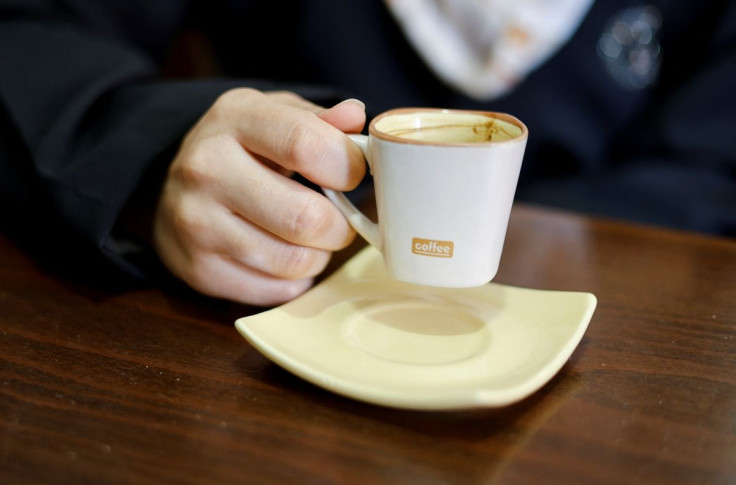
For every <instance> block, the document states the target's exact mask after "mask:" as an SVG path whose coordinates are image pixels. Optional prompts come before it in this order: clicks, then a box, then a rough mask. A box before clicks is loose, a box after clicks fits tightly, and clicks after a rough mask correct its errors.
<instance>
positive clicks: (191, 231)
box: [172, 204, 208, 247]
mask: <svg viewBox="0 0 736 485" xmlns="http://www.w3.org/2000/svg"><path fill="white" fill-rule="evenodd" d="M172 225H173V229H174V233H175V234H178V235H179V237H180V238H181V239H182V240H183V241H184V242H186V243H187V244H188V245H190V246H192V247H199V246H201V245H202V244H203V242H204V241H203V237H202V235H204V234H207V233H208V232H207V228H208V221H207V220H205V219H203V218H202V217H200V214H199V212H198V211H195V210H192V209H191V208H190V207H189V205H187V204H181V206H180V207H179V208H178V210H176V211H174V213H173V214H172Z"/></svg>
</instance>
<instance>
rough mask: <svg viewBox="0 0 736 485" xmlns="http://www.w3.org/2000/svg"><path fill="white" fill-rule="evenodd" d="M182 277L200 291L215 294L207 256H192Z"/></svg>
mask: <svg viewBox="0 0 736 485" xmlns="http://www.w3.org/2000/svg"><path fill="white" fill-rule="evenodd" d="M180 277H181V279H182V280H183V281H184V282H186V283H187V284H188V285H189V286H191V287H192V288H193V289H195V290H197V291H199V292H200V293H203V294H207V295H211V294H213V288H212V281H211V278H210V271H209V263H208V260H207V258H205V257H203V256H201V255H193V256H191V257H190V259H189V262H188V265H187V266H186V268H185V269H184V271H183V272H182V274H181V276H180Z"/></svg>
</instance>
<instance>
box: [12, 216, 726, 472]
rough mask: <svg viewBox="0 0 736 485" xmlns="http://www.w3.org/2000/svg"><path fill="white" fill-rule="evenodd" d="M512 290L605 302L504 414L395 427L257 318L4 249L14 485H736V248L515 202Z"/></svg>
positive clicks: (395, 414) (509, 249)
mask: <svg viewBox="0 0 736 485" xmlns="http://www.w3.org/2000/svg"><path fill="white" fill-rule="evenodd" d="M359 245H360V243H356V245H354V247H353V248H351V249H350V250H349V251H347V252H345V253H344V254H340V255H338V257H337V262H339V261H344V260H345V259H346V258H347V257H348V256H349V255H350V254H351V253H352V252H354V251H355V250H356V249H357V247H358V246H359ZM337 262H336V263H335V264H334V265H333V268H334V266H336V265H337ZM497 281H499V282H502V283H507V284H513V285H520V286H527V287H534V288H546V289H564V290H581V291H590V292H592V293H594V294H596V295H597V297H598V301H599V304H598V309H597V310H596V313H595V315H594V317H593V320H592V321H591V324H590V327H589V329H588V332H587V333H586V336H585V337H584V339H583V341H582V343H581V345H580V346H579V347H578V349H577V350H576V352H575V353H574V354H573V356H572V358H571V359H570V361H569V362H568V363H567V364H566V366H565V367H564V368H563V369H562V371H561V372H560V373H559V374H558V375H557V376H556V377H555V378H554V379H553V380H552V381H551V382H550V383H549V384H548V385H547V386H545V387H544V388H543V389H542V390H541V391H539V392H537V393H536V394H534V395H533V396H531V397H530V398H528V399H526V400H524V401H522V402H521V403H518V404H516V405H514V406H510V407H508V408H503V409H498V410H486V411H474V412H452V413H449V412H448V413H431V412H410V411H397V410H392V409H386V408H381V407H377V406H371V405H368V404H363V403H359V402H355V401H352V400H349V399H345V398H342V397H339V396H336V395H334V394H331V393H329V392H327V391H323V390H321V389H319V388H317V387H314V386H312V385H310V384H307V383H305V382H304V381H302V380H300V379H298V378H296V377H294V376H292V375H290V374H288V373H287V372H285V371H283V370H281V369H280V368H278V367H276V366H275V365H273V364H271V363H270V362H268V361H267V360H266V359H264V358H263V357H262V356H261V355H260V354H258V353H257V352H256V351H255V350H254V349H252V348H251V347H249V346H248V344H247V343H246V342H245V341H244V340H242V338H240V337H239V335H238V334H237V332H236V331H235V329H234V327H233V321H234V320H235V319H236V318H238V317H240V316H244V315H247V314H252V313H254V312H257V311H261V309H257V308H248V307H244V306H239V305H235V304H231V303H227V302H221V301H214V300H210V299H206V298H203V297H200V296H196V295H194V294H192V293H191V292H189V291H187V290H185V289H181V288H166V289H158V288H150V289H136V290H127V291H110V290H102V289H100V288H98V287H96V284H95V282H94V281H85V280H83V279H80V278H73V277H70V276H69V275H68V274H65V273H63V272H59V271H56V270H55V269H54V268H53V267H49V266H48V265H46V264H41V263H39V261H37V260H36V259H34V258H32V257H31V256H29V253H28V252H27V251H25V250H24V249H23V248H22V247H20V246H19V245H18V244H17V243H15V242H13V241H12V240H11V239H9V238H8V237H5V236H3V237H0V482H1V483H6V484H9V483H84V482H94V483H100V482H103V483H157V482H162V481H166V482H174V483H213V482H214V483H217V482H218V481H223V482H227V483H232V482H235V483H238V482H247V483H423V484H426V483H430V484H431V483H565V484H567V483H647V484H656V483H693V484H695V483H698V484H701V483H709V484H713V483H723V484H726V483H735V482H736V241H733V240H727V239H718V238H712V237H704V236H699V235H693V234H687V233H681V232H673V231H667V230H659V229H654V228H647V227H641V226H635V225H630V224H624V223H619V222H614V221H604V220H596V219H591V218H588V217H583V216H578V215H573V214H569V213H562V212H554V211H549V210H542V209H539V208H534V207H529V206H519V207H517V208H516V209H515V210H514V213H513V215H512V221H511V225H510V228H509V234H508V238H507V244H506V248H505V253H504V258H503V262H502V268H501V271H500V272H499V275H498V277H497Z"/></svg>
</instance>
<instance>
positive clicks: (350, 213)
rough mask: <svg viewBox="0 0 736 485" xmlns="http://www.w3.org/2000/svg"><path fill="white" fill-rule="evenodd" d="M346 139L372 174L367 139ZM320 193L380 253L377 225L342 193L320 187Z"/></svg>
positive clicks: (359, 136)
mask: <svg viewBox="0 0 736 485" xmlns="http://www.w3.org/2000/svg"><path fill="white" fill-rule="evenodd" d="M348 137H350V140H351V141H352V142H353V143H355V145H356V146H357V147H358V148H360V151H361V152H363V156H364V157H365V160H366V162H368V167H369V168H370V169H371V173H372V172H373V166H372V165H371V160H370V157H369V155H368V137H367V136H365V135H348ZM322 192H324V194H325V195H326V196H327V198H328V199H330V200H331V201H332V203H333V204H335V206H336V207H337V208H338V209H339V210H340V212H342V214H343V215H344V216H345V218H346V219H347V220H348V222H349V223H350V225H351V226H353V229H355V230H356V231H357V233H358V234H360V235H361V236H363V239H365V240H366V241H368V243H369V244H370V245H371V246H373V247H375V248H376V249H378V250H379V251H381V236H380V232H379V230H378V224H376V223H375V222H373V221H371V220H370V219H368V218H367V217H366V216H365V214H363V213H362V212H360V211H359V210H358V209H357V208H356V207H355V206H354V205H353V203H352V202H350V201H349V200H348V198H347V197H345V194H343V193H342V192H339V191H337V190H332V189H326V188H324V187H322Z"/></svg>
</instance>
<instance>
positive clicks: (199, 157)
mask: <svg viewBox="0 0 736 485" xmlns="http://www.w3.org/2000/svg"><path fill="white" fill-rule="evenodd" d="M364 123H365V111H364V107H363V106H362V103H360V102H358V101H345V102H343V103H340V104H338V105H336V106H334V107H332V108H329V109H324V108H321V107H319V106H316V105H314V104H312V103H309V102H308V101H305V100H304V99H302V98H300V97H298V96H296V95H293V94H290V93H273V94H269V95H264V94H262V93H259V92H257V91H253V90H248V89H242V90H234V91H231V92H229V93H226V94H225V95H223V96H222V97H221V98H220V99H218V101H217V102H216V103H215V105H213V106H212V107H211V109H210V110H209V111H208V112H207V113H206V114H205V116H204V117H203V118H202V119H201V120H200V121H199V122H198V123H197V125H196V126H195V127H194V128H193V129H192V130H191V131H190V132H189V133H188V134H187V136H186V137H185V139H184V141H183V142H182V145H181V147H180V150H179V152H178V153H177V155H176V157H175V159H174V161H173V162H172V164H171V166H170V169H169V172H168V175H167V178H166V180H165V183H164V186H163V190H162V192H161V196H160V198H159V202H158V205H157V208H156V214H155V217H154V245H155V248H156V251H157V253H158V254H159V257H160V258H161V260H162V261H163V262H164V264H165V265H166V266H167V267H168V268H169V270H170V271H171V272H172V273H173V274H174V275H176V276H178V277H179V278H181V279H182V280H184V281H185V282H186V283H188V284H189V285H190V286H191V287H193V288H194V289H196V290H198V291H200V292H202V293H204V294H207V295H211V296H215V297H219V298H227V299H231V300H235V301H239V302H243V303H248V304H257V305H271V304H278V303H282V302H284V301H288V300H290V299H292V298H294V297H295V296H297V295H299V294H301V293H302V292H303V291H305V290H306V289H307V288H308V287H309V286H310V285H311V284H312V278H313V277H314V276H315V275H317V274H318V273H320V272H321V271H323V270H324V268H325V267H326V265H327V263H328V261H329V259H330V256H331V252H332V251H334V250H337V249H341V248H344V247H345V246H347V245H348V244H349V243H350V242H351V241H352V240H353V238H354V237H355V233H354V231H353V230H352V228H351V227H350V226H349V224H348V223H347V221H346V220H345V218H344V217H343V216H342V214H341V213H340V212H339V211H338V210H337V208H336V207H335V206H334V205H333V204H332V203H331V202H329V201H328V200H327V199H326V198H325V197H324V196H322V195H321V194H319V193H317V192H314V191H313V190H311V189H309V188H307V187H305V186H303V185H302V184H299V183H298V182H296V181H294V180H292V179H290V178H289V175H290V171H291V170H296V171H298V172H300V173H301V174H302V175H303V176H305V177H306V178H308V179H310V180H311V181H313V182H315V183H317V184H320V185H324V186H327V187H331V188H336V189H341V190H346V189H349V188H352V186H354V185H356V184H357V183H358V182H359V181H360V179H361V178H362V177H363V175H364V171H365V168H364V166H365V164H364V160H363V158H362V154H361V153H360V150H358V149H357V147H355V146H354V145H353V143H352V142H350V140H349V139H348V137H346V136H345V134H344V132H351V131H360V130H361V129H362V127H363V124H364Z"/></svg>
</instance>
